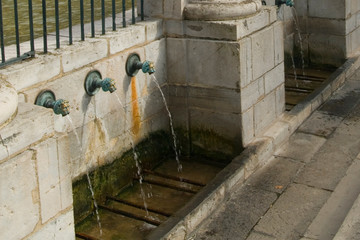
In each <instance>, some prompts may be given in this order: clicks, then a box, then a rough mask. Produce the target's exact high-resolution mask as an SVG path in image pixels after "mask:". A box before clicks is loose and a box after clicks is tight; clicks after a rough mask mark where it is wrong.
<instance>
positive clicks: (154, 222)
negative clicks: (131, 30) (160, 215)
mask: <svg viewBox="0 0 360 240" xmlns="http://www.w3.org/2000/svg"><path fill="white" fill-rule="evenodd" d="M99 208H101V209H105V210H108V211H110V212H113V213H116V214H120V215H124V216H126V217H129V218H133V219H136V220H140V221H143V222H147V223H150V224H152V225H155V226H159V225H160V224H161V222H160V221H158V220H156V219H150V218H146V217H144V216H140V215H137V214H134V213H130V212H125V211H123V210H120V209H116V208H111V207H108V206H105V205H101V204H100V205H99Z"/></svg>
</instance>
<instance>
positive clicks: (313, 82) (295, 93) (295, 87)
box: [285, 68, 336, 111]
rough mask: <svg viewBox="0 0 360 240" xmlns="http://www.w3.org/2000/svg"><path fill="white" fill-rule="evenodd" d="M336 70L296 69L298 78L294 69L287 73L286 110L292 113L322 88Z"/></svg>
mask: <svg viewBox="0 0 360 240" xmlns="http://www.w3.org/2000/svg"><path fill="white" fill-rule="evenodd" d="M335 70H336V69H313V68H307V69H304V71H303V70H302V69H296V77H295V74H294V71H293V69H290V70H289V71H286V73H285V103H286V104H285V110H286V111H290V110H291V109H292V108H293V107H294V106H296V105H297V104H298V103H299V102H301V101H302V100H304V99H305V98H306V96H308V95H309V94H310V93H312V92H313V91H314V90H315V89H317V88H319V87H320V86H322V84H323V82H324V81H325V80H326V79H328V77H329V76H330V75H331V74H332V73H333V72H334V71H335Z"/></svg>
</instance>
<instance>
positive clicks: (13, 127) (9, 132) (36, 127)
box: [0, 103, 54, 155]
mask: <svg viewBox="0 0 360 240" xmlns="http://www.w3.org/2000/svg"><path fill="white" fill-rule="evenodd" d="M53 115H54V114H53V112H52V111H51V110H49V109H45V108H43V107H40V106H35V105H34V104H29V103H20V104H19V106H18V114H17V116H16V118H15V119H14V120H13V121H12V122H11V123H9V124H8V125H7V126H5V127H4V128H2V129H1V130H0V135H1V138H2V140H3V144H4V145H5V146H6V147H7V151H8V153H9V154H10V155H11V154H14V153H16V152H19V151H22V150H23V149H25V148H27V147H28V146H29V145H30V144H32V143H34V142H36V141H39V140H40V139H41V138H43V137H46V136H48V135H50V134H52V133H53V131H54V126H53V124H54V122H53V121H54V118H53Z"/></svg>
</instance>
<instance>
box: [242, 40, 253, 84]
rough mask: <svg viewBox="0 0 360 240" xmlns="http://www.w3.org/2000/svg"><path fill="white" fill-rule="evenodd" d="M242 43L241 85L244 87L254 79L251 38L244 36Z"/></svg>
mask: <svg viewBox="0 0 360 240" xmlns="http://www.w3.org/2000/svg"><path fill="white" fill-rule="evenodd" d="M239 44H240V87H241V88H243V87H245V86H247V85H248V84H250V82H251V81H252V80H253V72H252V48H251V39H250V38H243V39H241V40H240V42H239Z"/></svg>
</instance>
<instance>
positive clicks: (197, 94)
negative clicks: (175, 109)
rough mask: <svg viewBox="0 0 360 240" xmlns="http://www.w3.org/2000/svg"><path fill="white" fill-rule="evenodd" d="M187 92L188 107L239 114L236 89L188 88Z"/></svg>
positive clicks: (238, 96) (238, 97) (238, 95)
mask: <svg viewBox="0 0 360 240" xmlns="http://www.w3.org/2000/svg"><path fill="white" fill-rule="evenodd" d="M187 92H188V104H189V106H190V107H199V108H205V109H208V110H215V111H220V112H232V113H240V112H241V107H240V93H239V91H237V90H236V89H226V88H203V87H195V86H189V87H187ZM249 95H250V94H249Z"/></svg>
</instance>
